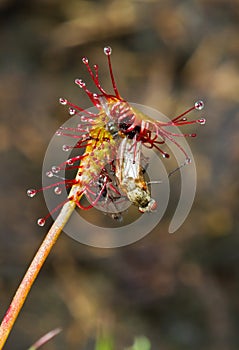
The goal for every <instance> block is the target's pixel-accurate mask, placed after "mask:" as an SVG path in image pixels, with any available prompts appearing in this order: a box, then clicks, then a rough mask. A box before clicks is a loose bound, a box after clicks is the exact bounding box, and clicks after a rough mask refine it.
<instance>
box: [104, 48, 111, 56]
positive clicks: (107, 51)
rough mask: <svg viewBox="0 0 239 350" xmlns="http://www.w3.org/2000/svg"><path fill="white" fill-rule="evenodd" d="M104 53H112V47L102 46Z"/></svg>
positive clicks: (108, 54)
mask: <svg viewBox="0 0 239 350" xmlns="http://www.w3.org/2000/svg"><path fill="white" fill-rule="evenodd" d="M104 53H105V55H106V56H110V55H111V54H112V48H111V47H110V46H106V47H105V48H104Z"/></svg>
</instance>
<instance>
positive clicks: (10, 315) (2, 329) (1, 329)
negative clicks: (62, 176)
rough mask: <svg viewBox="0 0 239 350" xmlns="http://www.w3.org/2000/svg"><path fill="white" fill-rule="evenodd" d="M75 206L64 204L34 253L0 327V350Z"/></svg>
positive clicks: (70, 202)
mask: <svg viewBox="0 0 239 350" xmlns="http://www.w3.org/2000/svg"><path fill="white" fill-rule="evenodd" d="M75 205H76V204H75V202H74V201H68V202H67V203H65V205H64V206H63V208H62V210H61V212H60V214H59V216H58V217H57V219H56V221H55V222H54V223H53V225H52V226H51V228H50V230H49V231H48V233H47V235H46V237H45V239H44V240H43V242H42V244H41V245H40V247H39V249H38V251H37V252H36V254H35V256H34V258H33V260H32V262H31V264H30V266H29V268H28V270H27V272H26V274H25V276H24V277H23V279H22V281H21V283H20V285H19V287H18V289H17V291H16V293H15V295H14V297H13V299H12V302H11V304H10V306H9V308H8V310H7V312H6V314H5V316H4V318H3V321H2V323H1V326H0V350H1V349H2V348H3V346H4V344H5V342H6V340H7V338H8V336H9V333H10V331H11V329H12V327H13V325H14V323H15V321H16V319H17V316H18V314H19V312H20V311H21V309H22V306H23V304H24V302H25V300H26V298H27V296H28V293H29V292H30V289H31V287H32V285H33V283H34V281H35V279H36V277H37V275H38V273H39V272H40V270H41V268H42V266H43V264H44V262H45V260H46V258H47V256H48V255H49V253H50V251H51V250H52V248H53V246H54V244H55V243H56V241H57V239H58V237H59V235H60V233H61V231H62V229H63V227H64V226H65V224H66V223H67V221H68V219H69V217H70V216H71V214H72V212H73V211H74V209H75Z"/></svg>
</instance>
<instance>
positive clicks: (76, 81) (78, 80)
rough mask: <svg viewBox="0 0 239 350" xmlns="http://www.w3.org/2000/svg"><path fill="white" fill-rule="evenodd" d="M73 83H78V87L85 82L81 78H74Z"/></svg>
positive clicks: (83, 85)
mask: <svg viewBox="0 0 239 350" xmlns="http://www.w3.org/2000/svg"><path fill="white" fill-rule="evenodd" d="M75 83H76V84H77V85H79V87H80V88H83V87H85V82H84V81H83V80H82V79H75Z"/></svg>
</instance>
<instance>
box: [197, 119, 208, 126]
mask: <svg viewBox="0 0 239 350" xmlns="http://www.w3.org/2000/svg"><path fill="white" fill-rule="evenodd" d="M197 122H198V123H199V124H201V125H204V124H205V123H206V119H205V118H201V119H198V120H197Z"/></svg>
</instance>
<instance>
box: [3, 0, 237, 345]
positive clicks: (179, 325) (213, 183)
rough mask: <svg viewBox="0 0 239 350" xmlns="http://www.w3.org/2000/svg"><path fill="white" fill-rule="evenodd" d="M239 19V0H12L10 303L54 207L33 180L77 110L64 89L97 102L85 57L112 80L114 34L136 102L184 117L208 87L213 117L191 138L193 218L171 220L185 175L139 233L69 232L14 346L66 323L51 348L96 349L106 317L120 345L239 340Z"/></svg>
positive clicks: (128, 93) (122, 79) (8, 66)
mask: <svg viewBox="0 0 239 350" xmlns="http://www.w3.org/2000/svg"><path fill="white" fill-rule="evenodd" d="M238 17H239V2H238V0H233V1H232V0H220V1H213V0H193V1H187V0H184V1H179V0H169V1H163V0H157V1H156V0H149V1H144V0H123V1H110V0H100V1H94V0H90V1H83V0H69V1H63V0H51V1H49V0H40V1H39V0H32V1H27V0H21V1H18V0H5V1H1V2H0V43H1V50H0V115H1V119H0V157H1V158H0V160H1V177H0V179H1V181H0V185H1V201H0V222H1V237H0V242H1V244H0V291H1V293H0V314H1V315H3V314H4V312H5V310H6V308H7V305H8V304H9V301H10V299H11V297H12V295H13V293H14V291H15V289H16V286H17V285H18V283H19V280H20V278H21V276H22V275H23V273H24V271H25V269H26V266H27V265H28V263H29V261H30V259H31V258H32V256H33V254H34V252H35V250H36V249H37V247H38V245H39V243H40V241H41V239H42V238H43V236H44V234H45V232H46V231H45V228H43V229H42V228H39V227H38V226H37V225H36V219H37V218H38V217H41V216H43V215H44V214H46V213H47V209H46V207H45V204H44V201H43V198H42V197H41V196H37V197H36V198H34V199H32V200H29V198H27V196H26V195H25V190H26V189H27V188H30V187H40V185H41V164H42V161H43V157H44V153H45V150H46V147H47V144H48V142H49V140H50V139H51V137H52V135H53V134H54V132H55V131H56V130H57V128H58V127H59V126H60V125H61V124H62V123H63V122H64V121H65V120H66V118H68V116H67V113H66V111H65V110H64V108H62V106H58V98H59V97H61V96H64V97H67V98H70V99H71V101H72V102H76V103H77V104H79V105H81V106H82V107H84V108H87V107H89V106H90V103H89V101H88V100H87V98H86V96H85V95H84V94H83V92H82V91H81V90H79V89H78V88H77V87H76V86H75V84H74V83H73V82H74V79H75V78H76V77H82V78H83V79H84V80H85V81H88V80H87V79H88V77H87V73H86V70H85V67H84V66H83V65H82V63H81V57H82V56H85V55H87V56H88V57H89V59H90V62H91V63H98V64H99V66H100V77H101V79H102V85H103V86H104V87H105V88H106V89H110V88H111V83H110V79H109V73H108V70H107V64H106V59H105V56H104V54H103V52H102V48H103V47H104V46H105V45H110V46H111V47H112V48H113V55H112V61H113V66H114V71H115V75H116V80H117V84H118V87H119V90H120V92H121V94H122V96H124V97H125V98H126V99H127V100H128V101H132V102H136V103H141V104H145V105H148V106H151V107H153V108H156V109H157V110H160V111H161V112H163V113H164V114H166V115H168V116H169V117H171V116H174V115H176V114H177V113H179V112H181V111H183V110H185V109H186V108H187V107H190V106H191V105H192V103H193V102H194V101H195V100H197V99H199V98H201V99H203V100H204V101H205V110H204V111H203V114H202V116H205V117H206V118H207V124H206V125H205V126H203V127H201V126H198V128H197V130H196V132H197V133H198V137H197V138H196V139H193V140H189V142H190V145H191V148H192V151H193V154H194V157H195V161H196V165H197V175H198V188H197V195H196V200H195V203H194V206H193V208H192V211H191V213H190V216H189V217H188V218H187V220H186V222H185V223H184V225H183V226H182V227H181V228H180V230H179V231H178V232H176V234H175V235H171V236H170V235H169V234H168V232H167V228H168V224H169V221H170V218H171V216H172V213H173V209H174V208H175V205H176V203H177V200H178V197H177V195H178V192H177V188H178V186H179V184H180V178H179V176H177V174H175V175H174V176H172V177H171V179H170V182H171V190H172V193H171V194H172V196H171V198H170V206H169V208H168V211H167V213H166V214H167V215H166V216H165V218H164V220H162V221H161V223H160V225H159V226H158V227H157V228H156V229H155V230H154V231H153V232H152V233H151V234H150V235H148V236H147V237H145V238H144V239H143V240H141V241H139V242H137V243H136V244H134V245H132V246H128V247H124V248H121V249H115V250H107V249H94V248H90V247H86V246H82V245H80V244H79V243H77V242H75V241H73V240H71V239H70V238H69V237H68V236H66V235H64V234H63V235H62V236H61V238H60V240H59V242H58V243H57V245H56V246H55V248H54V250H53V252H52V254H51V256H50V257H49V258H48V260H47V262H46V265H45V267H44V268H43V270H42V272H41V273H40V275H39V278H38V280H37V281H36V283H35V285H34V288H33V290H32V292H31V294H30V297H29V299H28V300H27V303H26V305H25V307H24V309H23V312H22V313H21V315H20V317H19V319H18V321H17V323H16V326H15V328H14V331H13V333H12V334H11V336H10V338H9V341H8V343H7V345H6V347H5V349H6V350H8V349H11V350H14V349H19V348H22V349H23V348H27V347H28V346H29V344H32V343H33V342H34V340H35V339H38V338H39V335H40V334H45V333H46V332H47V331H48V330H49V329H52V328H54V327H59V326H60V327H62V328H63V332H62V333H61V334H60V335H59V336H58V337H56V338H55V339H54V341H51V342H49V343H48V344H47V348H48V349H50V350H54V349H58V350H61V349H69V350H73V349H83V348H84V349H92V348H94V339H95V337H96V333H97V330H98V327H100V329H105V330H106V331H107V332H108V333H109V334H112V335H113V336H114V339H115V341H114V343H115V344H117V347H118V348H119V349H123V348H127V347H129V346H130V344H131V342H132V339H133V338H134V337H135V336H136V335H137V334H144V335H145V336H147V338H148V339H150V341H151V344H152V349H159V348H160V350H175V349H177V350H178V349H179V350H181V349H183V350H187V349H190V350H191V349H192V348H193V349H194V350H199V349H200V350H201V349H204V350H211V349H217V350H234V349H235V350H236V349H238V347H239V334H238V331H237V330H238V325H239V305H238V291H239V269H238V266H239V230H238V227H239V222H238V209H239V205H238V198H239V182H238V162H239V148H238V139H239V112H238V111H239V108H238V107H239V103H238V102H239V98H238V91H239V74H238V73H239V68H238V62H239V60H238V58H239V46H238V23H239V20H238V19H239V18H238ZM189 129H190V130H189ZM191 130H192V129H191V128H188V130H187V131H189V132H190V131H191ZM194 131H195V127H193V132H194ZM155 180H158V178H157V174H155ZM159 180H160V179H159ZM159 205H160V199H159ZM100 218H101V219H100ZM97 219H98V218H97ZM99 220H102V223H103V218H102V216H101V215H99ZM49 225H50V221H49ZM79 230H80V228H79Z"/></svg>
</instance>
